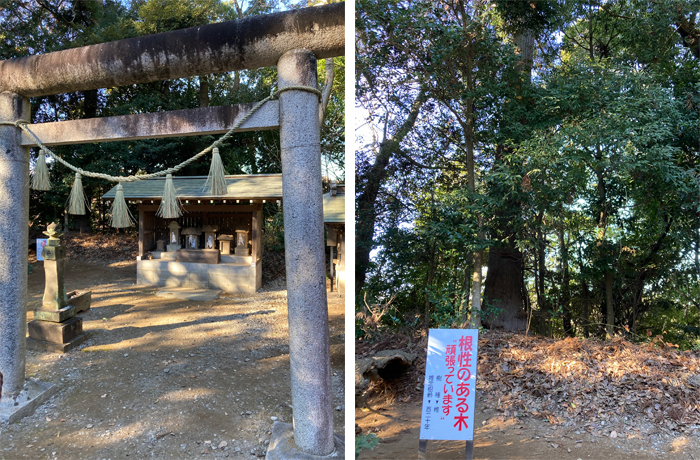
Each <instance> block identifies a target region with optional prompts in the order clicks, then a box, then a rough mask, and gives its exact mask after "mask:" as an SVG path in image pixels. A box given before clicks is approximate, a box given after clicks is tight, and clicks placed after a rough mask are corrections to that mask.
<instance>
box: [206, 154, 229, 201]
mask: <svg viewBox="0 0 700 460" xmlns="http://www.w3.org/2000/svg"><path fill="white" fill-rule="evenodd" d="M208 183H211V194H212V195H226V193H227V192H228V187H227V186H226V170H225V169H224V163H223V162H222V161H221V155H219V149H218V148H216V147H214V151H213V153H212V155H211V167H210V168H209V176H208V177H207V182H206V184H208ZM206 184H205V185H204V186H205V187H206Z"/></svg>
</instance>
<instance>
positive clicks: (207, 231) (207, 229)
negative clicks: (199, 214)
mask: <svg viewBox="0 0 700 460" xmlns="http://www.w3.org/2000/svg"><path fill="white" fill-rule="evenodd" d="M218 230H219V227H218V226H216V225H205V226H204V227H203V228H202V231H203V232H204V249H216V232H217V231H218Z"/></svg>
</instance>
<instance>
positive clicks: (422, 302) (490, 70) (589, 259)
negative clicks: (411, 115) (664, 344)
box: [356, 0, 700, 348]
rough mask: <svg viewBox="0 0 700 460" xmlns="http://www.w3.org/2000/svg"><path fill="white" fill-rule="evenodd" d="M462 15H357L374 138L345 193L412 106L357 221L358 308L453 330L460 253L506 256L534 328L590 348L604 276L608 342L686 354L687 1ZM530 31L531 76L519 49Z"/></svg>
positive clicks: (692, 226) (482, 7)
mask: <svg viewBox="0 0 700 460" xmlns="http://www.w3.org/2000/svg"><path fill="white" fill-rule="evenodd" d="M460 5H461V4H460ZM463 6H464V8H461V7H460V8H458V7H456V6H454V5H444V4H436V3H434V2H426V1H420V2H413V3H411V4H406V3H404V2H398V1H390V0H384V1H379V2H369V1H367V2H365V1H360V2H358V8H357V9H358V18H357V24H356V27H357V31H358V32H357V34H358V43H359V45H358V46H359V48H358V57H357V64H356V69H357V71H358V73H357V90H356V92H357V95H358V101H359V103H360V105H361V107H362V108H363V109H364V110H365V111H366V112H367V124H368V125H369V126H370V127H372V128H373V129H374V131H373V132H372V134H373V137H372V136H369V135H368V134H367V133H364V132H363V133H361V134H360V137H359V141H360V142H361V146H360V149H359V150H358V154H357V159H356V165H357V175H358V177H357V184H358V189H359V193H360V195H361V194H362V193H364V192H365V190H366V187H370V186H373V185H374V184H375V182H373V181H376V180H375V177H374V176H373V174H374V173H375V171H376V166H377V165H376V161H378V155H377V152H378V146H379V145H381V143H382V142H384V143H385V142H387V139H392V137H391V136H394V135H395V134H394V133H397V132H398V130H399V129H400V127H401V123H402V122H403V120H405V119H406V116H407V113H408V111H409V110H410V108H411V106H410V104H409V102H410V101H414V100H415V99H416V95H417V94H418V91H419V90H421V91H423V92H424V93H425V94H426V95H427V100H426V102H425V103H424V104H423V105H422V106H421V110H420V113H419V116H418V118H417V121H416V124H415V126H412V127H411V131H410V132H409V133H408V134H407V135H406V136H405V137H403V138H402V140H401V145H400V146H399V148H398V149H397V153H396V154H395V155H394V156H393V157H391V158H390V160H389V162H388V164H387V165H386V167H385V170H384V171H385V177H384V178H382V179H381V182H380V183H379V187H380V190H379V193H378V194H377V196H378V197H379V198H378V199H377V202H376V204H375V205H374V207H373V208H371V209H363V210H358V216H359V217H358V219H359V220H362V219H364V218H365V217H364V216H363V214H362V213H367V214H369V215H370V216H372V218H373V219H374V221H375V222H376V224H375V228H374V235H373V239H372V241H369V242H368V241H363V242H361V244H366V245H371V247H372V249H373V252H372V260H371V263H370V265H369V277H368V279H367V281H366V284H365V286H364V292H366V293H367V294H368V297H369V298H373V299H376V301H377V302H383V301H386V300H387V299H389V298H393V299H394V301H393V304H392V305H393V308H395V310H396V314H395V316H396V317H398V318H401V317H407V318H415V317H416V316H417V315H425V316H427V317H428V318H429V321H428V323H429V325H430V326H437V327H443V326H449V325H457V324H461V323H462V322H463V321H464V319H465V318H466V316H467V315H468V314H470V308H471V306H470V301H469V298H470V295H471V293H472V292H471V290H472V283H471V278H472V273H471V272H472V268H473V260H474V259H473V255H474V254H475V252H477V251H480V250H486V251H489V250H491V249H500V248H515V249H517V252H511V253H510V254H513V255H514V257H517V258H518V263H519V264H520V266H521V269H522V273H523V277H522V279H517V280H511V281H510V284H512V285H513V286H515V287H516V289H515V290H514V291H517V290H518V289H517V286H522V289H520V291H521V292H519V293H518V292H515V295H516V296H520V297H521V299H522V300H523V302H524V303H525V304H526V305H527V306H528V316H532V320H533V325H534V324H535V323H538V324H540V323H541V324H545V325H546V327H543V328H539V326H538V329H539V330H541V331H545V330H546V331H547V333H549V334H569V333H578V334H581V335H583V336H590V335H603V336H604V334H605V323H606V284H605V279H606V274H609V275H610V276H611V277H612V281H613V282H612V289H611V297H612V304H613V307H614V324H613V326H614V328H615V330H616V331H619V333H622V334H625V335H627V334H631V336H635V337H637V336H638V335H635V334H636V332H627V331H636V330H641V328H642V327H645V328H649V329H650V330H653V331H654V334H655V335H659V334H662V332H663V331H664V330H665V331H666V332H665V333H664V334H665V337H667V338H668V339H672V340H673V341H674V342H673V343H677V344H679V345H680V346H681V347H683V348H692V347H694V346H696V343H697V342H696V340H697V336H696V335H695V331H696V328H697V325H698V320H699V319H700V318H698V317H697V313H698V311H700V310H699V309H700V307H698V304H697V301H696V299H697V298H698V295H700V293H698V292H695V291H693V292H690V290H689V289H688V288H687V286H697V284H698V276H700V263H698V258H699V257H700V256H698V254H699V253H700V235H699V234H698V231H697V228H699V227H700V206H698V204H697V203H698V199H699V197H700V195H699V194H698V180H697V178H698V177H699V176H700V145H699V144H698V142H697V139H698V138H700V111H698V107H700V73H699V72H698V71H697V70H698V68H700V65H699V63H700V49H696V48H694V47H693V46H692V43H690V39H689V38H687V37H689V36H691V35H692V36H698V35H697V34H698V29H697V25H696V24H695V22H696V21H695V19H694V18H696V17H697V15H698V14H700V2H698V1H695V0H694V1H691V2H685V3H683V5H680V4H676V3H675V2H668V3H663V2H662V3H660V4H658V5H656V6H655V8H652V9H649V8H647V6H646V2H643V1H641V0H640V1H637V0H626V1H613V2H606V3H604V4H595V3H594V4H591V3H590V2H537V1H535V2H529V1H522V2H519V1H516V2H513V1H498V2H495V4H494V6H495V7H490V6H487V5H486V4H484V3H483V2H478V1H474V2H465V3H464V4H463ZM527 33H530V34H532V35H534V37H535V39H536V43H535V48H534V55H533V60H534V65H533V71H532V73H531V74H530V75H529V76H528V75H526V74H525V73H524V72H522V70H521V69H522V68H523V65H524V63H523V62H521V61H519V55H518V50H516V49H515V47H514V44H515V43H516V42H518V40H519V39H522V37H523V35H527ZM640 36H648V37H649V40H640V39H639V37H640ZM366 131H367V130H366ZM382 136H386V137H382ZM470 149H472V150H473V152H474V158H473V160H474V162H473V164H472V165H470V164H469V161H470V158H469V156H468V154H467V153H468V151H469V150H470ZM472 167H473V171H474V185H473V186H472V185H471V184H470V182H469V180H470V179H469V173H470V168H472ZM471 187H473V190H470V188H471ZM480 217H481V218H483V226H480V225H479V224H478V222H479V218H480ZM480 233H481V234H482V235H483V236H482V237H480ZM484 260H488V259H487V258H485V259H484ZM493 270H495V269H494V267H489V271H488V274H487V279H488V276H491V275H492V272H493ZM494 276H495V275H494ZM495 279H498V278H495ZM496 305H497V304H496V302H495V300H492V301H491V302H490V304H488V305H485V306H484V313H483V315H484V318H483V319H484V321H486V322H488V319H487V317H488V316H489V314H492V315H494V316H495V315H497V314H498V312H497V311H495V312H494V311H493V310H492V311H491V312H489V311H488V310H489V309H493V307H494V306H496ZM661 318H663V320H661ZM424 326H428V325H427V324H424ZM387 327H389V325H387Z"/></svg>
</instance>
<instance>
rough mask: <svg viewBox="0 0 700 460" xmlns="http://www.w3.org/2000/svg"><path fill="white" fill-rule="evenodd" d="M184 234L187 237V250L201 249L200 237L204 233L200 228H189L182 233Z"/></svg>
mask: <svg viewBox="0 0 700 460" xmlns="http://www.w3.org/2000/svg"><path fill="white" fill-rule="evenodd" d="M182 234H183V235H185V236H186V237H187V242H186V243H185V248H187V249H199V236H200V235H201V234H202V231H201V230H200V229H198V228H193V227H189V228H186V229H184V230H183V231H182Z"/></svg>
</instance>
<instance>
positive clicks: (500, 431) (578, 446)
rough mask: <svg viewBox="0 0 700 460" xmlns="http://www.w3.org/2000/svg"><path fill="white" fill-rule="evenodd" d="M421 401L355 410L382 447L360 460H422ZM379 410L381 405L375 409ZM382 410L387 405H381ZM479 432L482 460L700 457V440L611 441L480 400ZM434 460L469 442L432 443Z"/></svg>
mask: <svg viewBox="0 0 700 460" xmlns="http://www.w3.org/2000/svg"><path fill="white" fill-rule="evenodd" d="M419 404H420V403H418V405H417V404H415V403H414V402H413V401H410V402H408V403H401V402H398V401H397V402H394V403H393V404H391V405H389V406H387V407H385V408H383V409H382V410H379V412H380V414H376V413H373V412H369V411H367V410H364V411H363V410H360V409H357V410H356V411H355V422H356V423H357V424H358V425H359V426H360V428H361V429H362V432H363V433H368V432H374V433H375V434H376V435H377V437H378V438H379V445H378V446H377V447H375V448H374V450H363V451H362V452H361V454H360V457H359V458H360V460H363V459H364V460H366V459H397V460H399V459H400V460H403V459H415V458H418V442H419V439H418V438H419V435H420V424H419V421H420V416H421V408H420V405H419ZM373 407H374V408H375V409H377V407H375V406H373ZM380 407H381V406H380ZM384 409H386V410H384ZM476 410H477V413H476V426H477V427H478V428H476V429H475V433H474V440H475V441H474V458H477V459H479V460H511V459H512V460H515V459H518V460H543V459H564V460H568V459H571V460H577V459H582V460H587V459H594V460H613V459H614V460H632V459H635V460H637V459H640V460H646V459H649V460H651V459H672V460H698V459H700V441H699V440H698V439H697V437H696V436H693V437H688V436H683V435H679V436H676V437H674V438H665V437H664V436H661V435H657V436H651V437H646V436H642V435H640V434H637V433H632V434H631V435H630V436H629V437H627V436H623V435H620V436H619V437H617V438H616V439H611V438H610V437H609V436H606V435H596V436H592V435H590V434H589V433H587V432H586V431H584V430H582V429H578V428H576V427H557V426H553V425H550V424H548V423H546V422H543V421H540V420H537V419H534V418H528V417H525V418H521V419H515V418H513V417H509V418H506V417H503V416H495V415H494V414H493V413H492V412H491V411H489V410H488V409H486V410H485V411H484V408H483V407H482V405H481V404H480V403H479V402H478V403H477V408H476ZM428 458H429V459H431V460H432V459H445V460H447V459H450V460H463V459H464V443H463V442H457V441H429V442H428Z"/></svg>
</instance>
